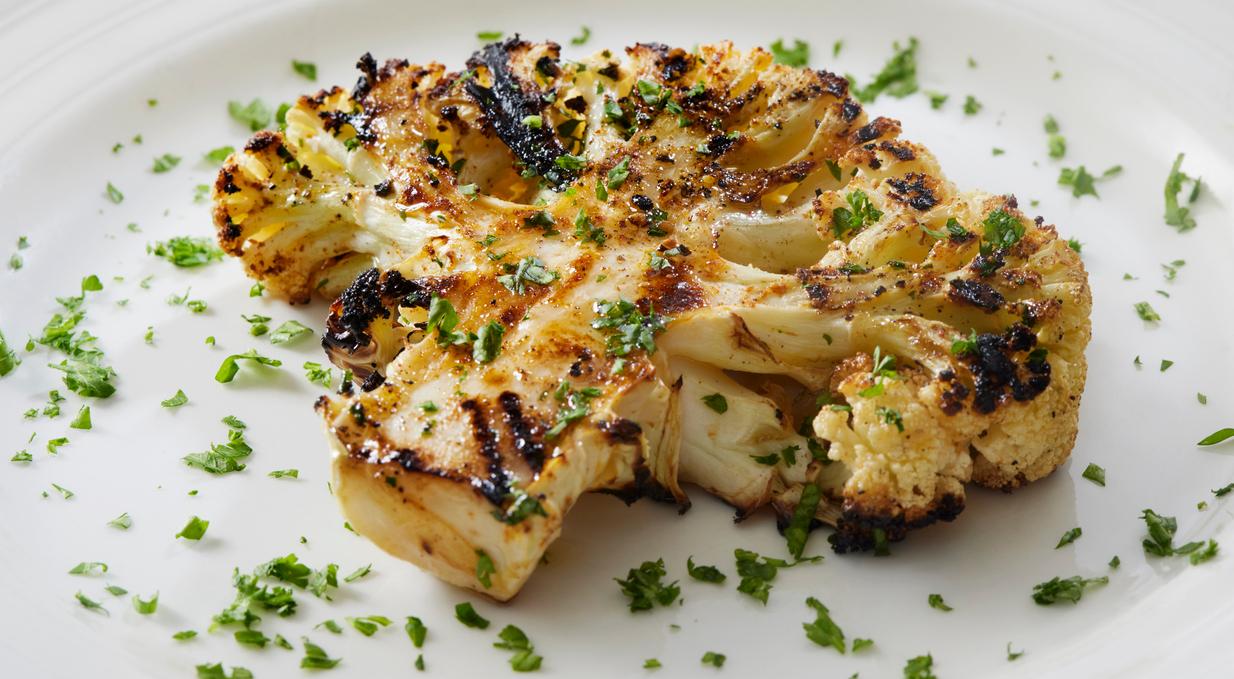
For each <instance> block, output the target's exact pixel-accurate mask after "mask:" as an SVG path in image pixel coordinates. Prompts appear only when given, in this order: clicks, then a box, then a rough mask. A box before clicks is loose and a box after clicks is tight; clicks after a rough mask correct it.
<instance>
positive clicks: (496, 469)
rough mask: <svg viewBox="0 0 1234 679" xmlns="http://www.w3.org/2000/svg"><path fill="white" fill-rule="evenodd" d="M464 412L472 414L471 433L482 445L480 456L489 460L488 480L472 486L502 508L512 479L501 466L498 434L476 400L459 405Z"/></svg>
mask: <svg viewBox="0 0 1234 679" xmlns="http://www.w3.org/2000/svg"><path fill="white" fill-rule="evenodd" d="M459 407H461V408H462V409H463V410H466V411H468V412H470V413H471V431H472V434H473V435H474V436H475V439H476V443H478V444H479V445H480V454H481V455H483V456H484V459H486V460H488V478H486V479H482V478H474V479H472V481H471V485H472V486H473V487H474V488H475V489H476V490H477V491H479V492H480V494H481V495H483V496H484V497H486V498H488V500H489V502H492V503H493V504H495V505H498V506H500V505H501V503H502V502H504V501H505V498H506V495H509V494H510V478H509V476H508V475H507V473H506V470H505V467H502V466H501V450H500V448H498V446H497V432H495V431H493V430H492V429H490V428H489V426H488V418H487V417H486V416H485V414H484V409H483V408H482V407H480V404H479V403H477V402H476V400H475V399H471V398H469V399H467V400H466V401H463V402H462V403H460V404H459Z"/></svg>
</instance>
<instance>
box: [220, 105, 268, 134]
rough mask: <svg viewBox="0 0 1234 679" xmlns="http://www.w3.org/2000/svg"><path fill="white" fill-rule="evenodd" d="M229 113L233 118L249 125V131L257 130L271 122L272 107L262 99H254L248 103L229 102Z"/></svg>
mask: <svg viewBox="0 0 1234 679" xmlns="http://www.w3.org/2000/svg"><path fill="white" fill-rule="evenodd" d="M227 114H228V115H230V116H231V119H232V120H234V121H236V122H238V123H241V124H243V125H247V126H248V128H249V131H251V132H256V131H258V130H260V129H262V128H264V127H266V126H267V125H269V124H270V107H268V106H266V103H265V102H264V101H262V100H261V99H253V100H252V101H250V102H249V103H247V104H243V103H241V102H238V101H229V102H227Z"/></svg>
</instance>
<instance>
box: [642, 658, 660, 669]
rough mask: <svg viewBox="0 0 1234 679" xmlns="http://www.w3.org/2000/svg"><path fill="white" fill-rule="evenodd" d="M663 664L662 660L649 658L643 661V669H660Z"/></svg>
mask: <svg viewBox="0 0 1234 679" xmlns="http://www.w3.org/2000/svg"><path fill="white" fill-rule="evenodd" d="M663 666H664V665H662V664H660V661H659V660H657V659H655V658H648V659H646V660H644V661H643V669H645V670H658V669H660V668H661V667H663Z"/></svg>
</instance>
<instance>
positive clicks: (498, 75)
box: [466, 35, 571, 189]
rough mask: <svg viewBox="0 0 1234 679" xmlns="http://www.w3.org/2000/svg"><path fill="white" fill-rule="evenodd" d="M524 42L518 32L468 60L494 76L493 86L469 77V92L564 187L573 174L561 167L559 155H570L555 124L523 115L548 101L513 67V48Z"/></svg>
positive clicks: (506, 137)
mask: <svg viewBox="0 0 1234 679" xmlns="http://www.w3.org/2000/svg"><path fill="white" fill-rule="evenodd" d="M523 44H524V43H523V41H522V40H521V39H519V37H518V36H517V35H516V36H514V37H513V38H510V39H509V40H506V41H504V42H495V43H492V44H489V45H485V46H484V47H483V48H481V49H479V50H478V51H476V53H475V54H472V55H471V58H470V59H468V60H467V67H468V68H471V69H476V68H480V67H481V66H483V67H485V68H486V69H488V72H489V74H490V76H491V78H492V83H493V86H492V87H491V88H489V87H484V86H482V85H481V84H480V83H479V82H478V81H477V79H476V78H471V79H469V80H468V81H467V84H466V88H467V93H468V94H470V95H471V96H472V98H474V99H475V100H476V102H477V103H478V104H479V105H480V109H481V110H482V111H484V119H485V120H486V121H487V122H488V124H489V126H490V127H492V128H493V131H494V132H496V133H497V136H498V137H499V138H500V139H501V141H503V142H505V144H506V146H508V147H510V150H511V151H513V152H514V155H515V156H517V157H518V159H519V160H521V161H523V162H524V163H526V164H527V166H528V167H530V168H532V169H533V170H535V171H536V172H537V173H538V174H539V175H540V176H541V177H544V178H545V179H546V180H548V182H549V183H550V184H551V185H552V186H553V188H558V189H559V188H561V187H562V186H563V185H565V184H566V183H568V182H569V180H570V179H571V176H570V174H569V173H567V172H566V171H564V170H562V169H561V168H558V167H557V164H556V161H557V158H559V157H561V156H563V155H566V149H565V148H564V147H563V146H562V145H561V142H560V141H558V140H557V137H556V135H555V134H554V133H553V129H552V125H544V126H542V127H539V128H532V127H528V126H527V125H524V124H523V119H524V118H526V117H527V116H531V115H539V114H540V113H541V112H542V111H543V110H544V101H543V100H542V99H541V97H540V95H539V93H538V92H535V91H534V88H533V87H532V86H530V85H526V84H524V83H523V82H522V81H520V80H519V78H518V76H516V75H515V74H514V71H513V69H511V68H510V52H512V51H513V50H515V49H517V48H518V47H520V46H522V45H523Z"/></svg>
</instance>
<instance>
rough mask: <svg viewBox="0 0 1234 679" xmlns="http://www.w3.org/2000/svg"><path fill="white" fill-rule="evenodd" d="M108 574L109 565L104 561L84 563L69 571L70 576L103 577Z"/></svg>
mask: <svg viewBox="0 0 1234 679" xmlns="http://www.w3.org/2000/svg"><path fill="white" fill-rule="evenodd" d="M106 572H107V564H105V563H103V562H102V561H82V562H81V563H79V564H77V565H76V566H73V567H72V568H70V569H69V575H102V574H103V573H106Z"/></svg>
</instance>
